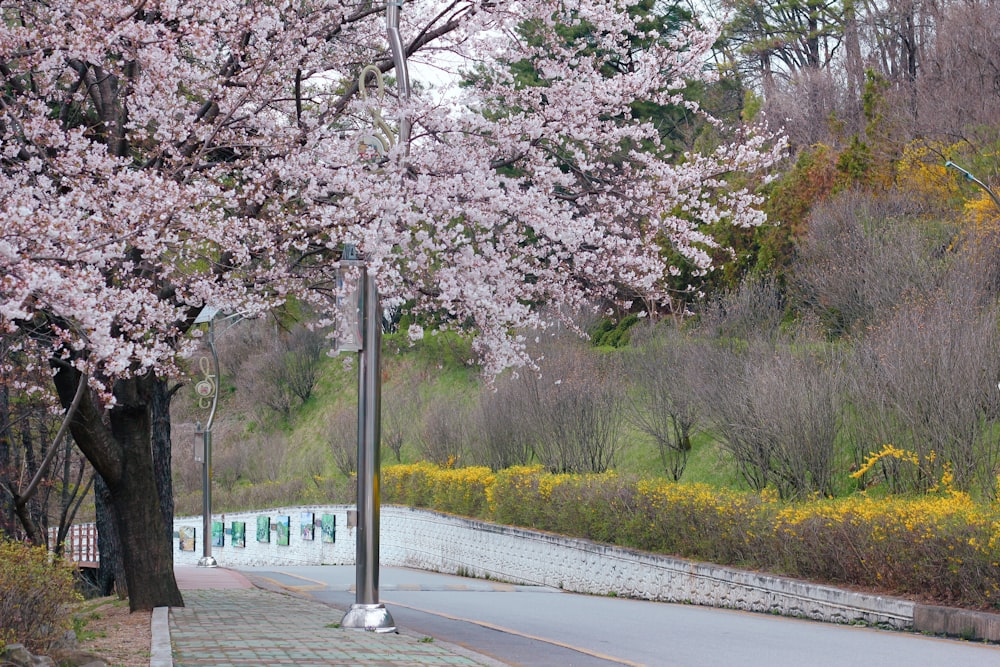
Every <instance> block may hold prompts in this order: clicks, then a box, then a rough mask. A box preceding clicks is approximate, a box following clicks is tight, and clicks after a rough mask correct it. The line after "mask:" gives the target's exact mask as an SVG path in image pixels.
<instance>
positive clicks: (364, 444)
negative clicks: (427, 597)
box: [337, 0, 410, 632]
mask: <svg viewBox="0 0 1000 667" xmlns="http://www.w3.org/2000/svg"><path fill="white" fill-rule="evenodd" d="M402 9H403V0H389V2H388V4H387V5H386V15H385V18H386V32H387V35H388V39H389V49H390V51H391V52H392V61H393V67H394V68H395V70H396V82H397V90H398V93H399V102H400V106H401V112H400V115H399V119H398V122H399V130H398V135H397V137H395V139H396V141H397V142H398V146H399V150H400V154H401V155H402V156H406V155H408V154H409V143H410V121H409V118H408V116H407V113H408V111H407V109H406V105H407V102H409V99H410V75H409V71H408V69H407V64H406V51H405V50H404V48H403V42H402V38H401V37H400V33H399V18H400V14H401V12H402ZM369 73H373V74H374V75H375V80H376V84H377V86H378V88H379V92H381V88H382V84H381V81H382V76H381V71H380V70H379V69H378V68H376V67H374V66H368V67H365V68H363V69H362V72H361V78H360V81H359V86H358V88H359V91H360V92H361V94H362V96H363V97H364V96H365V92H364V91H365V86H366V81H365V80H366V78H367V76H368V74H369ZM369 110H370V112H371V115H372V118H373V120H374V123H375V134H373V135H363V136H362V138H361V141H360V142H359V143H360V144H361V147H362V148H375V149H376V152H377V153H378V154H379V155H378V157H385V154H386V153H387V152H388V150H389V149H390V148H391V147H392V145H393V139H394V137H393V136H392V134H393V133H392V131H391V129H390V128H389V127H388V126H387V124H386V123H385V121H383V120H382V118H381V116H380V115H379V113H378V111H377V109H376V108H374V107H372V108H370V109H369ZM379 148H382V149H383V150H378V149H379ZM337 282H338V287H339V288H340V293H341V294H345V293H346V294H348V295H349V296H347V297H345V298H344V299H343V301H342V302H341V304H340V305H341V309H340V317H341V322H340V324H341V331H342V332H344V333H345V335H343V336H342V338H341V339H340V340H338V341H337V351H338V352H357V353H358V359H359V363H358V531H357V544H356V562H355V568H356V587H355V603H354V604H353V605H351V608H350V609H348V611H347V613H346V614H345V615H344V618H343V620H342V621H341V626H342V627H345V628H355V629H362V630H369V631H374V632H394V631H395V630H396V627H395V622H394V621H393V619H392V615H391V614H390V613H389V610H388V609H386V608H385V605H383V604H382V603H380V602H379V599H378V549H379V506H380V493H379V468H380V460H379V457H380V452H379V450H380V445H381V439H382V373H381V347H382V308H381V304H380V303H379V296H378V288H377V286H376V284H375V275H374V274H372V273H369V272H368V271H367V267H366V266H365V263H364V262H363V261H361V260H360V258H358V256H357V253H356V251H355V249H354V246H352V245H347V246H345V247H344V254H343V256H342V258H341V261H340V263H339V265H338V268H337ZM349 282H353V286H352V285H349V284H347V283H349Z"/></svg>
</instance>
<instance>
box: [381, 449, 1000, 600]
mask: <svg viewBox="0 0 1000 667" xmlns="http://www.w3.org/2000/svg"><path fill="white" fill-rule="evenodd" d="M900 452H901V453H900V454H899V456H896V455H894V454H892V453H886V452H885V451H883V452H882V456H876V455H874V454H873V456H875V458H874V459H872V460H871V465H872V466H874V465H876V464H878V463H879V462H886V461H888V460H891V461H894V462H900V461H904V460H908V453H906V452H903V451H902V450H900ZM936 488H937V493H934V494H924V495H920V496H912V497H901V496H892V497H889V498H887V499H874V498H871V497H868V496H866V495H864V494H858V495H854V496H850V497H846V498H838V499H826V498H813V499H811V500H807V501H801V502H796V503H787V502H782V501H780V500H779V499H778V496H777V494H775V493H773V492H771V491H770V490H767V489H765V490H764V491H763V492H761V493H751V492H737V491H731V490H726V489H716V488H713V487H710V486H707V485H704V484H678V483H674V482H667V481H664V480H648V479H636V478H631V477H624V476H619V475H616V474H615V473H613V472H609V473H602V474H587V475H576V474H572V475H571V474H551V473H548V472H546V471H545V470H543V469H542V468H541V467H540V466H519V467H515V468H509V469H506V470H501V471H499V472H496V473H493V472H491V471H489V469H487V468H456V469H447V468H438V467H436V466H433V465H431V464H427V463H422V464H414V465H408V466H393V467H390V468H387V469H386V470H385V471H384V473H383V492H384V498H385V500H386V501H387V502H399V503H405V504H410V505H414V506H418V507H431V508H434V509H438V510H441V511H445V512H453V513H457V514H464V515H468V516H474V517H477V518H482V519H486V520H490V521H495V522H497V523H504V524H510V525H518V526H524V527H529V528H535V529H538V530H547V531H553V532H557V533H561V534H564V535H570V536H575V537H582V538H587V539H592V540H597V541H601V542H608V543H612V544H618V545H621V546H626V547H633V548H637V549H643V550H647V551H653V552H657V553H664V554H671V555H677V556H685V557H689V558H695V559H699V560H705V561H710V562H715V563H719V564H724V565H735V566H741V567H750V568H754V569H760V570H768V571H772V572H777V573H782V574H786V575H789V576H795V577H803V578H809V579H813V580H818V581H825V582H829V583H834V584H846V585H854V586H864V587H869V588H874V589H877V590H879V591H884V592H886V593H889V594H914V595H920V596H922V597H925V598H928V599H933V600H936V601H938V602H941V603H945V604H955V605H964V606H970V607H977V608H988V607H996V606H1000V505H998V504H996V503H992V504H991V503H980V502H975V501H973V500H972V499H971V498H970V497H969V496H968V495H967V494H964V493H959V492H956V491H954V490H952V489H951V488H950V485H949V484H948V479H947V475H943V477H942V481H941V483H939V484H938V486H937V487H936Z"/></svg>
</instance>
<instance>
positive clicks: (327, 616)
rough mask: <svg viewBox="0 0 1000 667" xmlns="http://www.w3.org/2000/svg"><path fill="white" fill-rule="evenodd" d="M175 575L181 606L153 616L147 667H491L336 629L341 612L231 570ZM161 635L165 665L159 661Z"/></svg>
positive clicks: (434, 648) (413, 640)
mask: <svg viewBox="0 0 1000 667" xmlns="http://www.w3.org/2000/svg"><path fill="white" fill-rule="evenodd" d="M175 574H176V577H177V583H178V585H179V586H180V588H181V591H182V593H183V595H184V603H185V605H186V606H185V607H172V608H170V610H169V614H168V617H169V620H166V621H165V620H164V619H163V615H162V613H161V614H160V618H159V622H158V618H157V614H156V613H154V618H153V628H154V629H153V658H152V660H151V661H150V665H151V666H154V667H169V666H170V665H175V666H177V667H200V666H203V665H213V666H215V667H224V666H225V667H242V666H246V667H251V666H257V665H301V666H304V667H308V666H317V667H318V666H325V665H345V666H346V665H393V666H395V665H483V664H496V663H495V662H493V661H491V660H489V659H484V660H483V661H481V662H480V661H477V659H476V658H475V657H474V656H473V655H470V654H469V653H468V652H467V651H464V650H461V649H458V648H457V647H453V646H450V645H446V644H441V643H439V642H436V641H434V640H432V639H430V638H422V637H417V636H411V635H408V634H406V633H405V632H401V633H384V634H379V633H374V632H365V631H363V630H347V629H344V628H340V627H339V624H340V621H341V619H342V618H343V616H344V611H343V610H338V609H334V608H333V607H330V606H327V605H324V604H321V603H319V602H313V601H310V600H305V599H302V598H298V597H292V596H289V595H283V594H281V593H276V592H272V591H265V590H261V589H258V588H255V587H254V586H253V584H252V583H251V582H250V581H249V580H248V579H247V578H246V577H244V576H243V575H242V574H240V573H238V572H236V571H234V570H227V569H224V568H197V567H178V568H176V569H175ZM158 611H161V610H158ZM164 626H166V627H164ZM158 627H159V630H158V629H157V628H158ZM167 631H169V646H170V647H171V649H172V654H173V656H172V661H168V660H167V659H165V657H164V656H163V655H162V654H163V653H165V652H166V649H165V648H164V642H165V639H164V637H163V636H162V635H163V634H165V633H166V632H167ZM158 643H159V645H160V650H159V651H158V650H157V644H158ZM158 654H159V655H158Z"/></svg>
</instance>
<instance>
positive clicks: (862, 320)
mask: <svg viewBox="0 0 1000 667" xmlns="http://www.w3.org/2000/svg"><path fill="white" fill-rule="evenodd" d="M919 213H920V208H919V205H918V204H917V203H915V202H914V201H913V198H912V197H908V196H906V195H905V194H903V193H890V194H889V195H887V196H884V197H879V198H876V197H873V196H872V195H870V194H867V193H862V192H857V191H850V192H845V193H842V194H840V195H838V196H837V197H834V198H833V199H831V200H830V201H828V202H826V203H823V204H820V205H819V206H818V207H816V209H815V210H814V211H813V213H812V215H811V217H810V219H809V224H808V227H807V230H806V233H805V236H804V237H803V238H802V239H801V240H800V242H799V247H798V251H797V255H796V260H795V265H794V267H793V270H792V276H791V289H792V292H793V294H794V296H795V297H796V298H797V300H798V301H799V302H800V304H802V305H804V306H805V308H806V309H808V310H811V311H812V312H815V313H816V314H817V316H818V317H819V319H820V321H821V322H822V323H823V324H824V326H825V327H826V328H827V330H828V331H829V332H830V333H831V334H833V335H835V336H838V335H843V334H850V333H857V332H860V331H862V330H863V329H864V328H865V327H866V326H868V325H870V324H872V323H873V322H875V321H876V320H877V319H878V318H879V317H881V316H882V314H884V313H885V312H887V311H889V310H891V309H892V307H893V306H894V305H895V304H896V303H898V302H899V301H900V300H901V299H903V298H904V297H906V296H907V295H912V294H919V293H921V292H925V291H927V290H929V289H933V287H934V286H935V285H936V284H937V282H938V281H939V280H940V276H941V275H942V272H943V268H944V267H945V263H944V262H943V261H942V260H943V258H944V256H943V249H944V248H945V247H946V246H947V244H948V242H949V239H948V237H947V236H946V235H945V233H946V232H947V227H944V226H938V227H937V229H936V230H935V231H933V232H931V231H930V230H931V228H930V227H928V226H923V225H921V223H920V222H919V217H918V214H919Z"/></svg>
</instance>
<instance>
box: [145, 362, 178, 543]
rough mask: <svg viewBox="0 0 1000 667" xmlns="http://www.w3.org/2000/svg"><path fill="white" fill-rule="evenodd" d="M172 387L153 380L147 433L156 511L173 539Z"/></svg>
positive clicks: (169, 537) (163, 382)
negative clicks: (151, 458) (151, 452)
mask: <svg viewBox="0 0 1000 667" xmlns="http://www.w3.org/2000/svg"><path fill="white" fill-rule="evenodd" d="M172 397H173V391H171V390H170V389H169V388H168V387H167V381H166V380H163V379H160V378H155V379H154V380H153V400H152V406H151V407H152V421H153V427H152V432H151V435H150V437H151V438H152V440H153V470H154V475H155V477H156V489H157V491H158V492H159V498H160V513H161V514H162V515H163V524H164V527H165V528H166V536H167V540H168V541H169V542H170V543H171V544H173V539H174V480H173V475H172V474H171V470H170V399H171V398H172Z"/></svg>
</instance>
